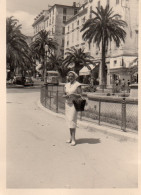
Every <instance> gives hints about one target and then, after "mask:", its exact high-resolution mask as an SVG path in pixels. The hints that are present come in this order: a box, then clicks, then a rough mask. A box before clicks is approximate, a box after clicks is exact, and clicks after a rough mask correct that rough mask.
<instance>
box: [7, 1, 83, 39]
mask: <svg viewBox="0 0 141 195" xmlns="http://www.w3.org/2000/svg"><path fill="white" fill-rule="evenodd" d="M81 1H83V0H6V12H7V13H6V14H7V17H10V16H14V17H15V18H16V19H18V20H19V23H20V24H22V33H24V34H25V35H29V36H32V35H33V28H32V24H33V22H34V18H35V17H36V16H37V15H38V14H39V13H40V12H41V11H42V10H43V9H47V8H48V5H54V4H63V5H72V4H73V2H77V3H78V2H81Z"/></svg>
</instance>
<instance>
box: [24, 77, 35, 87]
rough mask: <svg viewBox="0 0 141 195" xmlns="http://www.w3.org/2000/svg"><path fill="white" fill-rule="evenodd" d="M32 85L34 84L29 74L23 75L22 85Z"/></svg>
mask: <svg viewBox="0 0 141 195" xmlns="http://www.w3.org/2000/svg"><path fill="white" fill-rule="evenodd" d="M33 85H34V81H33V80H32V78H31V77H30V76H28V77H25V83H24V86H33Z"/></svg>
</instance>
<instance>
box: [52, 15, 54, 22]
mask: <svg viewBox="0 0 141 195" xmlns="http://www.w3.org/2000/svg"><path fill="white" fill-rule="evenodd" d="M53 23H54V16H53V17H52V24H53Z"/></svg>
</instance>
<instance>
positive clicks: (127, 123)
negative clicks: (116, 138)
mask: <svg viewBox="0 0 141 195" xmlns="http://www.w3.org/2000/svg"><path fill="white" fill-rule="evenodd" d="M63 94H64V86H63V85H62V86H51V85H46V86H42V87H41V96H40V101H41V104H42V105H43V106H44V107H46V108H48V109H50V110H52V111H54V112H56V113H64V112H65V99H64V98H62V96H63ZM83 96H85V98H86V100H87V105H86V107H85V111H84V112H79V119H80V120H83V121H89V122H91V123H97V124H99V125H101V124H102V125H106V126H109V125H110V126H112V127H115V128H119V129H121V130H123V131H128V130H135V131H137V130H138V100H135V99H131V98H125V97H123V98H122V97H120V98H118V97H108V96H107V97H105V96H96V95H91V93H89V95H87V94H86V93H85V94H83Z"/></svg>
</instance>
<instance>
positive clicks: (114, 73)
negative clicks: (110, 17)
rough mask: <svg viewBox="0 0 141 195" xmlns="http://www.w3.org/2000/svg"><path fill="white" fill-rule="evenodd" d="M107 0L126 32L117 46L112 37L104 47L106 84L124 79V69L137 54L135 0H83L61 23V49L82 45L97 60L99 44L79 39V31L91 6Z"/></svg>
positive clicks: (125, 75) (88, 15)
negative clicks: (105, 52) (63, 35)
mask: <svg viewBox="0 0 141 195" xmlns="http://www.w3.org/2000/svg"><path fill="white" fill-rule="evenodd" d="M107 4H109V6H110V7H111V8H113V11H114V13H118V14H120V15H121V19H122V20H124V21H126V23H127V25H128V27H127V28H126V29H125V30H126V33H127V36H126V40H125V43H121V45H120V47H119V48H117V47H116V45H115V43H114V42H113V41H112V42H110V44H109V46H108V49H107V54H106V65H107V85H111V84H113V83H114V81H115V79H116V78H119V79H120V80H122V79H123V78H124V79H125V81H126V82H127V80H128V79H130V72H129V71H128V70H129V68H130V66H132V63H133V62H134V61H135V59H136V58H137V57H138V23H139V18H138V7H139V1H138V0H85V1H84V2H83V4H82V5H81V7H80V10H79V12H78V14H77V15H75V16H73V17H71V18H70V19H69V20H67V22H66V23H65V51H66V49H67V48H71V47H75V48H80V47H83V48H84V49H85V52H89V53H90V54H91V55H92V56H93V57H94V58H95V62H99V63H101V48H98V47H97V46H96V44H93V43H91V44H90V45H89V44H88V43H87V42H84V41H83V39H82V34H83V33H84V32H80V31H81V28H82V26H83V23H84V22H85V21H86V20H88V19H89V18H91V17H93V14H92V13H91V10H94V11H96V7H99V6H101V5H102V6H104V7H105V6H106V5H107ZM117 19H118V18H117ZM100 75H101V66H99V77H100ZM99 80H100V79H99Z"/></svg>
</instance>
